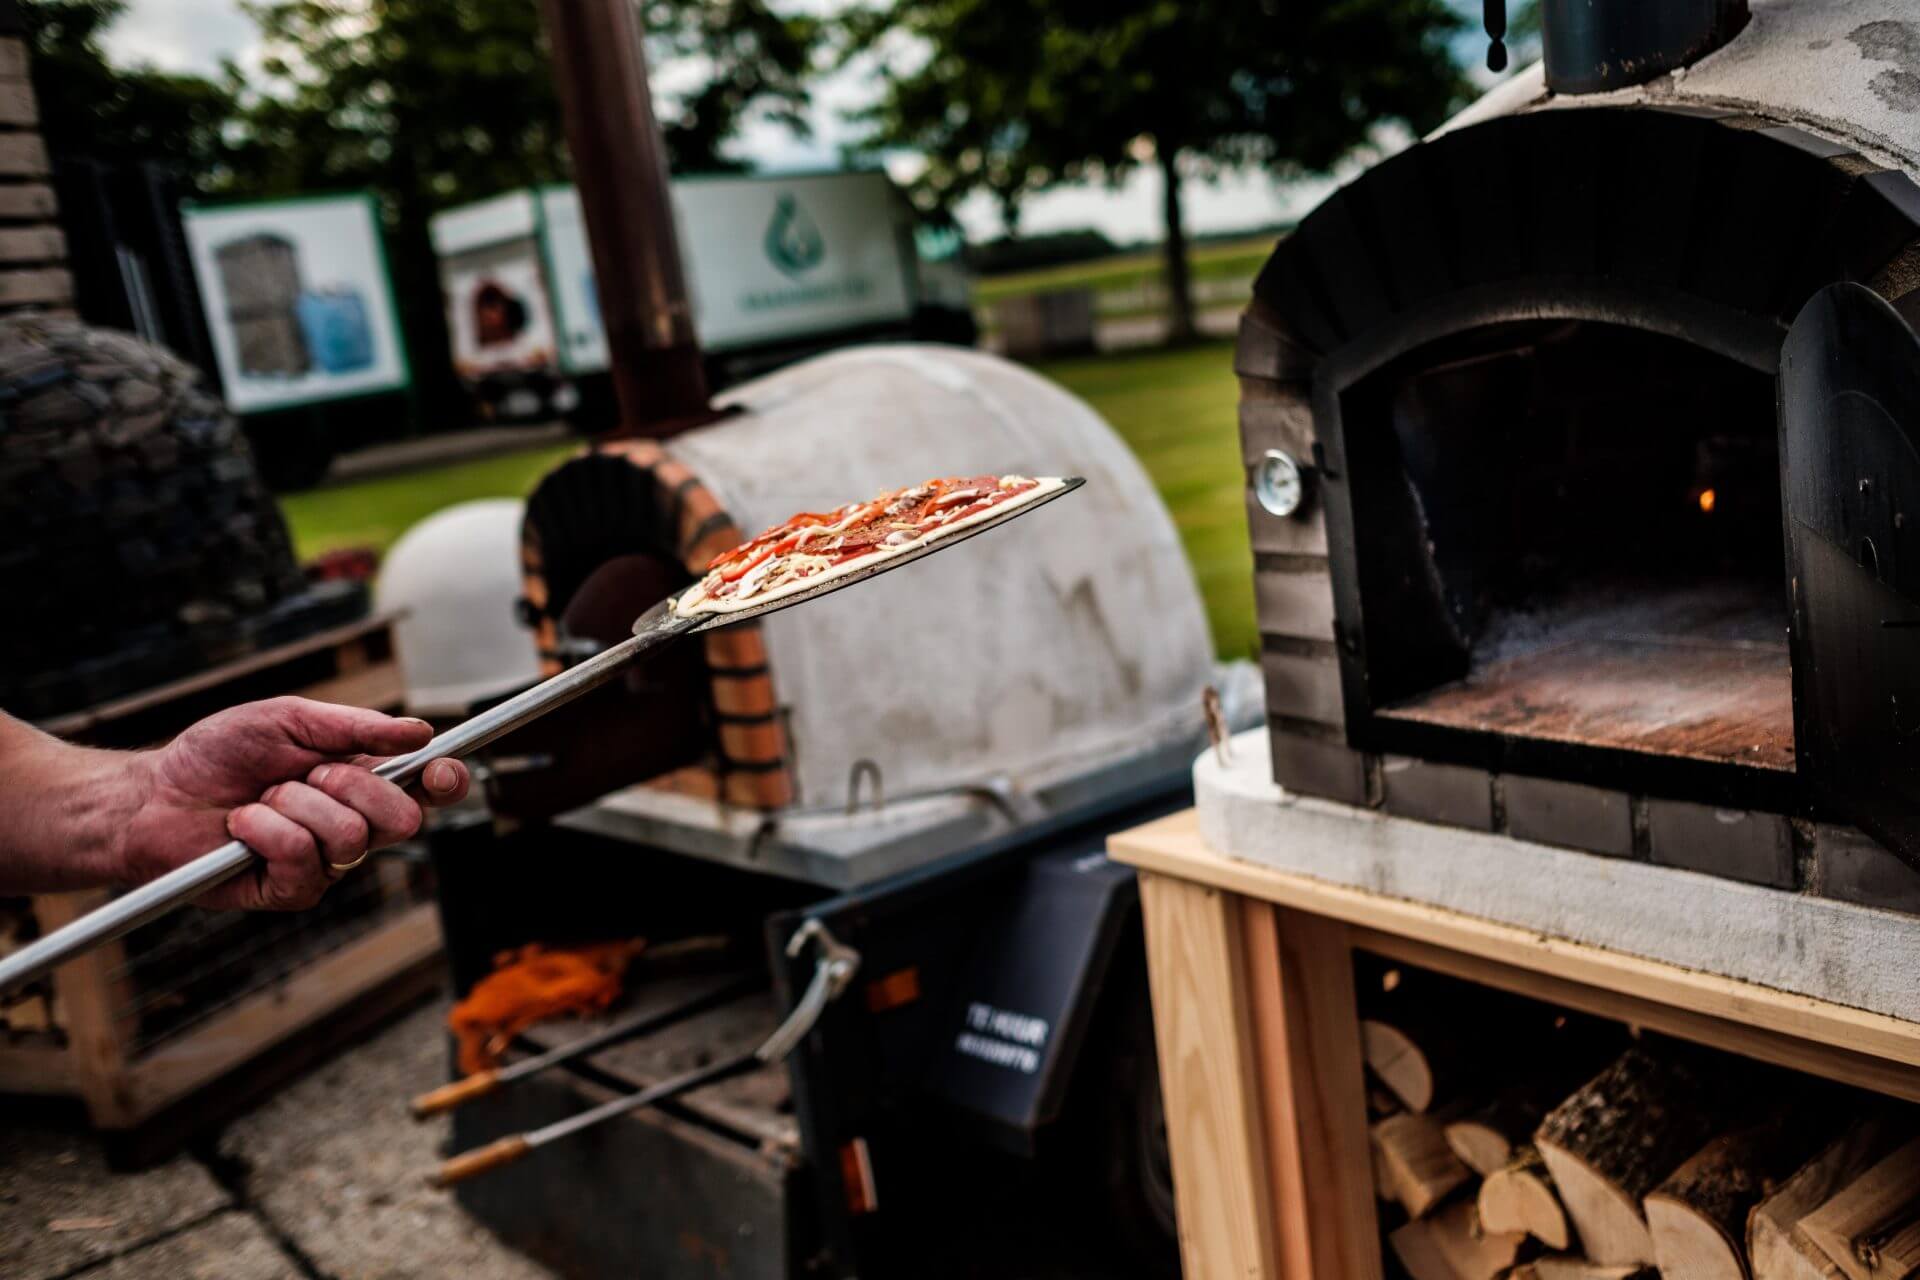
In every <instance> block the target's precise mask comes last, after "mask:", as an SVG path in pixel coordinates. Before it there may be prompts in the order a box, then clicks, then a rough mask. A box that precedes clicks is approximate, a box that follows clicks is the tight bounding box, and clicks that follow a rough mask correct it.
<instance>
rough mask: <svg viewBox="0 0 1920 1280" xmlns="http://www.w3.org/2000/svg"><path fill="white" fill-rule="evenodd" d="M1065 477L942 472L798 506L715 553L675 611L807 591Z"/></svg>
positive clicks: (719, 608) (692, 613)
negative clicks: (823, 505) (823, 507)
mask: <svg viewBox="0 0 1920 1280" xmlns="http://www.w3.org/2000/svg"><path fill="white" fill-rule="evenodd" d="M1064 483H1065V482H1064V481H1062V480H1060V479H1058V478H1056V477H1052V476H1041V477H1038V478H1035V477H1033V476H970V477H948V478H945V479H940V480H929V481H927V482H926V483H925V484H917V485H914V486H912V487H911V488H906V489H895V490H892V491H891V492H888V493H883V494H881V495H880V496H879V497H877V498H874V499H872V500H871V501H868V502H853V503H848V504H847V505H846V506H844V507H840V508H838V509H836V510H833V511H829V512H826V513H825V514H818V513H815V512H811V511H803V512H801V513H800V514H799V515H797V516H794V517H793V518H792V519H790V520H788V521H787V522H786V523H784V524H779V525H775V526H774V527H773V528H771V529H768V530H767V531H766V532H765V533H762V534H760V535H759V536H758V537H756V538H753V539H751V540H749V541H747V542H743V543H741V544H740V545H739V546H737V547H735V548H733V550H731V551H727V552H723V553H722V554H721V555H719V556H716V557H715V558H714V560H713V563H711V564H710V565H708V566H707V576H706V577H704V578H702V579H701V580H700V581H699V582H698V583H697V584H695V585H694V586H693V587H691V588H689V589H688V590H687V591H685V592H684V593H682V594H681V596H680V598H679V599H678V600H676V601H675V602H674V606H673V608H674V612H675V613H677V614H679V615H680V616H681V617H683V618H691V617H696V616H698V615H701V614H710V613H736V612H738V611H740V610H742V609H749V608H754V607H756V606H758V605H763V604H767V603H769V602H770V601H774V600H778V599H781V598H782V597H784V596H790V595H794V594H796V593H798V592H801V591H808V590H811V589H813V588H814V587H817V586H819V585H821V584H822V583H824V582H828V581H830V580H832V579H833V578H837V577H844V576H845V575H847V574H848V573H852V572H855V571H857V570H860V569H864V568H866V567H867V566H868V565H870V564H872V563H873V562H874V561H875V560H876V559H885V558H887V557H891V556H897V555H901V554H903V553H905V552H907V551H910V550H915V549H918V548H921V547H924V546H926V544H927V543H929V542H933V541H937V540H938V539H941V538H945V537H949V536H951V535H953V534H954V533H957V532H959V531H960V530H961V529H964V528H966V527H968V526H969V525H974V524H978V523H979V522H980V521H982V520H984V519H986V518H987V516H988V515H989V513H997V512H999V511H1001V510H1003V509H1005V508H1006V507H1008V506H1020V505H1024V504H1026V503H1029V502H1033V501H1036V500H1037V499H1039V498H1042V497H1044V496H1046V495H1047V494H1049V493H1052V492H1054V491H1055V490H1057V489H1059V488H1060V487H1061V486H1062V485H1063V484H1064Z"/></svg>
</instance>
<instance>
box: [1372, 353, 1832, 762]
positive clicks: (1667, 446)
mask: <svg viewBox="0 0 1920 1280" xmlns="http://www.w3.org/2000/svg"><path fill="white" fill-rule="evenodd" d="M1340 417H1341V420H1342V428H1343V430H1344V432H1345V441H1346V448H1345V450H1344V452H1345V456H1346V458H1347V460H1348V465H1349V467H1350V469H1351V471H1352V475H1351V476H1350V477H1349V480H1350V491H1351V493H1352V500H1353V531H1354V532H1353V539H1354V546H1353V548H1352V550H1353V555H1354V567H1355V568H1356V569H1357V574H1356V575H1355V578H1356V579H1357V589H1358V596H1359V599H1358V605H1359V609H1358V616H1359V617H1360V618H1361V619H1363V623H1362V625H1363V627H1364V633H1365V634H1364V645H1363V651H1364V654H1365V663H1364V668H1363V669H1361V670H1359V671H1358V672H1357V673H1356V672H1350V673H1349V687H1350V691H1351V688H1352V683H1353V678H1354V676H1355V675H1356V674H1357V676H1358V680H1359V683H1360V685H1361V688H1362V689H1363V691H1364V692H1363V697H1364V710H1365V712H1366V713H1367V714H1366V716H1365V717H1364V718H1363V720H1362V721H1361V724H1360V733H1359V735H1358V736H1362V737H1367V738H1370V739H1371V742H1370V743H1369V744H1368V745H1371V746H1374V747H1376V748H1378V749H1383V750H1393V751H1402V752H1406V753H1408V754H1416V755H1422V756H1427V757H1430V758H1442V759H1444V758H1455V759H1460V760H1463V761H1469V762H1473V763H1481V764H1486V765H1490V766H1493V767H1514V768H1522V769H1533V770H1537V771H1540V772H1546V773H1556V772H1569V771H1573V770H1575V769H1577V770H1578V771H1579V776H1585V777H1592V776H1595V770H1596V769H1598V770H1600V771H1601V772H1606V771H1607V770H1608V769H1609V768H1611V769H1612V770H1613V771H1615V772H1618V773H1624V774H1626V775H1632V774H1634V773H1636V772H1638V773H1640V774H1641V778H1640V779H1639V780H1641V781H1644V780H1645V773H1646V770H1647V769H1649V768H1652V767H1671V766H1672V765H1674V764H1678V765H1680V766H1681V767H1684V768H1691V769H1692V770H1694V771H1695V773H1696V774H1697V773H1698V771H1699V770H1700V769H1701V768H1706V769H1712V770H1715V771H1717V772H1723V773H1724V771H1729V770H1731V771H1739V772H1740V773H1742V774H1744V775H1746V780H1747V781H1759V782H1760V783H1761V785H1762V786H1764V785H1765V780H1766V779H1767V777H1768V776H1769V775H1771V777H1772V778H1773V779H1775V780H1777V779H1778V778H1779V776H1780V775H1782V774H1788V775H1790V774H1791V773H1792V772H1793V769H1794V740H1793V704H1792V680H1791V666H1790V662H1789V658H1788V645H1787V621H1788V598H1787V587H1786V569H1785V557H1784V551H1783V534H1782V523H1781V500H1780V469H1779V452H1778V444H1777V438H1776V425H1775V406H1774V384H1773V379H1772V376H1771V374H1770V373H1768V372H1763V371H1760V370H1756V369H1753V368H1749V367H1747V366H1745V365H1743V364H1740V363H1737V362H1735V361H1733V360H1731V359H1728V358H1727V357H1724V356H1722V355H1719V354H1717V353H1716V352H1714V351H1711V350H1709V349H1706V348H1704V347H1700V346H1695V345H1692V344H1689V343H1686V342H1682V341H1680V340H1678V339H1675V338H1671V337H1667V336H1664V335H1661V334H1657V333H1652V332H1648V331H1643V330H1638V329H1631V328H1626V327H1622V326H1618V325H1610V324H1604V323H1596V322H1589V321H1575V322H1568V321H1559V320H1555V321H1528V322H1518V323H1509V324H1503V325H1497V326H1491V327H1487V328H1482V329H1476V330H1473V331H1471V332H1468V333H1465V334H1459V335H1455V336H1453V337H1450V338H1447V339H1444V340H1441V341H1437V342H1435V343H1432V344H1430V345H1428V346H1425V347H1422V348H1419V349H1417V350H1415V351H1413V352H1412V353H1410V354H1408V355H1406V356H1404V357H1402V358H1401V359H1399V360H1397V361H1396V362H1394V363H1392V364H1390V365H1387V366H1385V367H1383V368H1381V369H1380V370H1378V371H1376V372H1374V373H1373V374H1371V375H1369V376H1368V377H1366V378H1365V379H1363V380H1361V381H1359V382H1357V383H1355V384H1354V385H1353V386H1352V387H1350V388H1349V389H1348V391H1347V393H1346V394H1345V396H1344V397H1343V399H1342V401H1341V408H1340ZM1348 616H1349V617H1351V616H1353V615H1352V614H1349V615H1348ZM1349 649H1350V651H1351V646H1349ZM1626 780H1628V781H1632V780H1634V779H1632V778H1631V777H1630V776H1629V777H1628V778H1627V779H1626Z"/></svg>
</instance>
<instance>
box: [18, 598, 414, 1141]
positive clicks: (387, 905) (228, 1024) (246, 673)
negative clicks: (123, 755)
mask: <svg viewBox="0 0 1920 1280" xmlns="http://www.w3.org/2000/svg"><path fill="white" fill-rule="evenodd" d="M394 621H395V615H392V614H383V615H376V616H373V617H369V618H365V619H362V620H360V621H358V622H354V623H351V624H347V625H345V626H340V627H334V628H330V629H328V630H326V631H323V632H319V633H316V634H314V635H312V636H308V637H306V638H304V639H302V640H299V641H296V642H293V643H290V644H286V645H280V646H277V647H275V648H272V649H267V650H262V651H260V652H258V653H253V654H248V655H247V656H245V657H243V658H240V659H237V660H235V661H233V662H229V663H225V664H222V665H221V666H219V667H215V668H212V669H210V670H208V671H205V672H202V673H200V674H198V675H195V676H191V677H188V678H186V679H182V680H177V681H174V682H172V683H170V684H167V685H164V686H161V687H158V688H155V689H149V690H146V691H144V692H141V693H138V694H134V695H131V696H128V697H125V698H119V699H115V700H114V701H111V702H108V703H103V704H100V705H98V706H95V707H90V708H87V709H85V710H83V711H78V712H75V713H73V714H71V715H67V716H62V717H60V718H59V719H57V720H53V721H50V722H47V723H45V724H43V725H42V726H41V727H42V728H45V729H47V730H48V731H49V732H53V733H56V734H59V735H61V736H64V737H68V738H71V739H73V740H75V741H81V742H90V743H101V744H111V745H118V746H126V745H141V744H146V743H152V742H156V741H163V740H165V739H166V738H167V737H170V736H171V735H172V734H174V733H176V732H178V731H179V730H180V729H182V728H184V727H185V726H186V725H188V724H190V723H192V722H193V721H194V720H196V719H198V718H199V717H201V716H203V715H205V714H208V713H209V712H211V711H213V710H217V709H219V708H221V707H224V706H229V705H233V704H234V703H237V702H241V701H246V700H249V699H252V698H259V697H270V696H275V695H278V694H297V695H299V696H302V697H308V698H314V699H316V700H320V701H326V702H338V703H345V704H349V705H353V706H363V707H372V708H375V709H377V710H383V711H396V710H398V709H399V707H400V705H401V703H402V700H403V695H404V689H403V685H402V682H401V678H400V671H399V665H398V663H397V661H396V660H395V658H394V655H393V637H392V629H393V623H394ZM360 874H361V875H362V876H363V877H366V879H367V882H368V884H369V892H371V893H372V894H374V895H375V896H376V897H378V899H379V906H380V913H379V915H378V917H377V919H376V921H375V923H373V924H372V925H371V926H370V927H367V928H363V929H356V930H351V931H347V933H346V934H345V936H343V939H342V942H341V944H340V945H339V946H337V947H332V948H322V949H321V950H320V951H319V954H318V955H317V956H316V957H315V958H313V959H310V960H309V961H307V962H306V963H304V964H303V965H301V966H300V967H298V968H296V969H294V970H293V971H291V972H289V973H287V974H285V975H283V976H281V977H280V978H279V979H278V980H276V981H273V982H271V983H270V984H268V985H265V986H263V987H261V988H260V989H258V990H256V991H253V992H251V993H250V994H247V995H245V996H243V997H241V998H239V999H237V1000H235V1001H233V1002H232V1003H230V1004H227V1005H225V1006H224V1007H222V1008H220V1009H219V1011H218V1012H217V1013H213V1014H212V1015H210V1016H208V1017H206V1018H204V1019H203V1020H200V1021H198V1022H196V1023H194V1024H193V1025H191V1026H190V1027H188V1028H187V1029H185V1030H183V1031H181V1032H180V1033H179V1034H178V1035H175V1036H170V1037H166V1038H164V1039H160V1040H158V1041H157V1042H155V1043H152V1044H151V1045H146V1046H143V1045H142V1044H140V1043H138V1042H137V1041H136V1036H135V1034H134V1029H133V1028H132V1027H130V1025H129V1021H128V1019H127V1018H126V1016H125V1015H124V1010H125V1009H126V1008H127V1007H128V1004H129V1002H130V1001H132V1000H134V999H136V998H137V997H138V994H139V993H137V992H135V991H133V990H131V989H130V988H129V979H128V978H126V977H125V976H124V973H125V967H126V964H127V960H128V955H127V951H126V947H125V944H124V942H115V943H112V944H109V945H108V946H105V947H101V948H99V949H97V950H95V951H93V952H92V953H90V954H88V955H86V956H82V957H80V958H79V959H77V960H74V961H73V962H71V963H69V964H67V965H65V966H63V967H62V968H61V969H60V970H59V971H58V972H57V973H56V974H55V975H54V979H53V1007H54V1008H56V1009H57V1010H58V1014H59V1017H58V1022H59V1025H58V1026H57V1027H53V1028H50V1029H49V1030H48V1031H46V1032H45V1033H35V1034H30V1035H25V1036H23V1035H19V1034H17V1033H14V1034H9V1033H7V1032H6V1031H5V1030H4V1029H0V1092H4V1093H18V1094H37V1095H43V1096H71V1097H77V1098H79V1099H80V1100H82V1101H83V1102H84V1103H85V1104H86V1107H87V1110H88V1114H89V1115H90V1117H91V1119H92V1121H93V1123H94V1124H95V1125H96V1126H97V1127H99V1128H102V1129H109V1130H126V1129H132V1128H135V1127H137V1126H140V1125H143V1124H146V1123H147V1122H149V1121H151V1120H153V1119H154V1118H155V1117H157V1116H161V1115H162V1114H163V1113H168V1112H170V1111H177V1110H179V1109H180V1108H181V1107H182V1106H183V1104H188V1103H190V1102H191V1101H192V1100H193V1099H194V1098H195V1096H196V1095H198V1094H200V1093H202V1092H203V1091H204V1090H206V1087H207V1086H208V1085H210V1084H212V1083H213V1082H215V1081H217V1080H223V1079H230V1078H231V1077H233V1075H234V1073H235V1072H236V1071H238V1070H240V1069H242V1068H244V1067H246V1066H247V1065H248V1064H249V1063H253V1062H255V1061H257V1060H259V1059H260V1058H261V1057H262V1055H266V1054H268V1053H269V1052H271V1051H275V1050H281V1049H284V1048H285V1047H286V1046H287V1045H288V1044H289V1043H290V1042H293V1041H295V1040H297V1039H299V1038H300V1037H301V1036H303V1034H305V1033H307V1032H308V1031H309V1030H310V1029H312V1028H315V1027H317V1026H321V1025H323V1024H328V1023H341V1022H342V1021H343V1019H344V1018H345V1017H346V1016H347V1015H350V1014H351V1013H352V1012H353V1011H354V1010H355V1008H356V1006H357V1005H361V1004H364V1005H367V1006H369V1007H372V1006H374V1005H379V1004H382V1003H390V1002H391V999H392V997H393V996H394V995H395V993H396V992H400V993H405V992H417V991H419V990H423V989H424V988H425V987H426V986H428V985H431V984H432V983H433V982H434V981H436V980H437V968H438V965H437V957H438V955H439V952H440V923H439V918H438V915H437V912H436V909H435V908H434V906H433V904H432V903H431V902H430V901H426V902H419V901H415V900H414V899H413V897H412V896H410V894H409V891H408V889H407V887H406V885H405V883H404V877H403V876H398V875H395V874H394V873H393V872H392V871H387V872H383V870H382V867H381V865H380V863H379V862H377V861H376V862H375V863H370V864H369V866H368V868H367V869H365V870H363V871H362V872H361V873H360ZM376 880H377V883H375V881H376ZM108 896H109V895H108V894H107V893H106V892H104V891H89V892H84V893H64V894H47V895H42V896H40V897H36V898H34V899H33V900H32V910H33V915H34V917H35V920H36V922H37V924H38V927H39V929H40V930H41V931H42V932H45V931H47V930H50V929H54V928H58V927H59V926H60V925H62V924H65V923H67V922H68V921H70V920H73V919H76V918H78V917H79V916H81V915H84V914H85V913H86V912H88V911H90V910H92V909H94V908H95V907H96V906H98V905H100V903H102V902H104V901H106V900H107V897H108ZM325 911H326V907H325V905H324V904H323V905H322V907H321V908H318V909H316V913H315V914H314V915H313V917H312V920H313V923H312V926H311V927H312V928H313V929H315V930H320V929H324V928H325V927H326V916H325ZM316 936H317V935H316ZM209 946H210V947H211V948H212V949H213V951H214V953H215V955H213V956H211V957H210V956H204V955H195V956H194V957H193V958H192V961H190V962H199V961H201V960H204V959H207V958H217V950H218V946H219V943H218V941H217V940H216V941H214V942H212V943H210V944H209ZM220 1092H221V1095H222V1097H227V1096H229V1095H231V1096H233V1097H238V1096H239V1095H240V1093H241V1092H242V1091H240V1090H236V1089H223V1090H221V1091H220Z"/></svg>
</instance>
